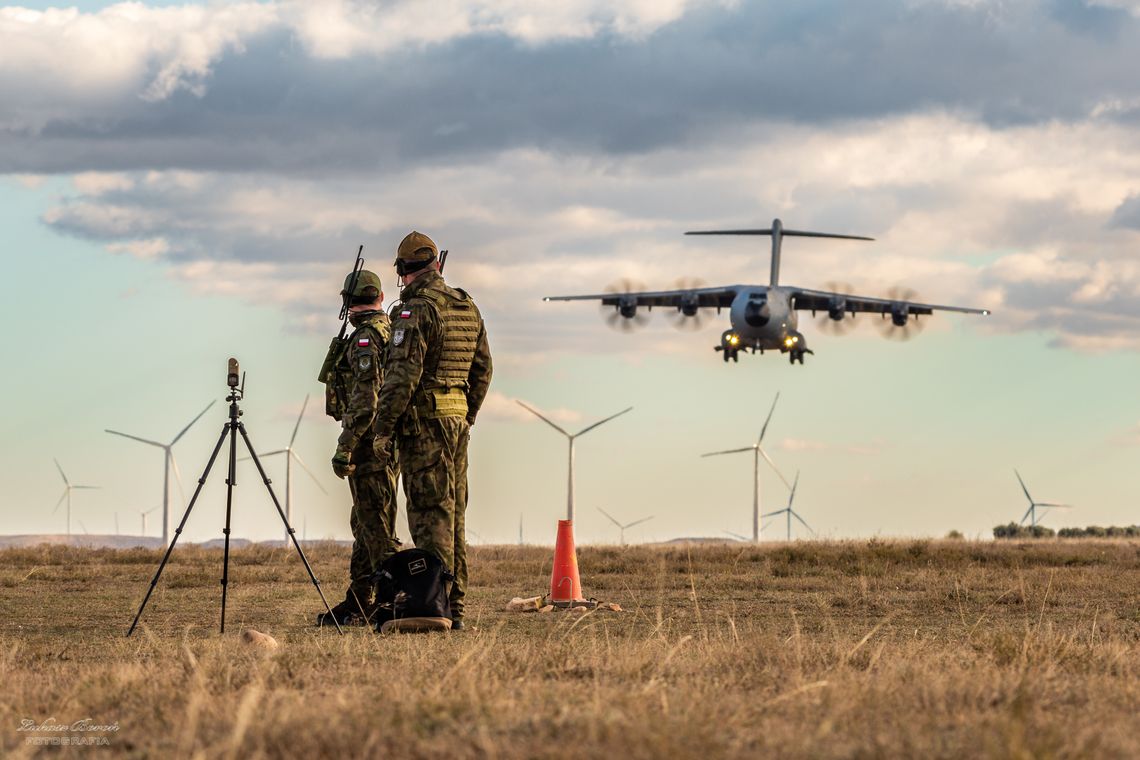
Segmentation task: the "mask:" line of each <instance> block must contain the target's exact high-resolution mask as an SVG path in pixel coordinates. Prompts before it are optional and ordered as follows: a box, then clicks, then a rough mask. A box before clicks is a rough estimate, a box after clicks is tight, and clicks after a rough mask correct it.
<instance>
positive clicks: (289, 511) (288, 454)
mask: <svg viewBox="0 0 1140 760" xmlns="http://www.w3.org/2000/svg"><path fill="white" fill-rule="evenodd" d="M308 405H309V396H308V394H306V395H305V401H304V403H303V404H301V413H300V414H298V415H297V424H296V425H294V426H293V435H292V436H291V437H290V438H289V445H288V446H286V447H285V448H283V449H277V451H270V452H269V453H268V454H262V455H261V458H262V459H267V458H269V457H272V456H276V455H278V454H284V455H285V519H286V520H287V521H288V522H289V524H290V525H292V524H293V460H296V461H297V464H298V465H299V466H300V467H301V469H302V470H304V471H305V472H306V473H307V474H308V476H309V477H310V478H312V479H313V482H314V483H316V484H317V488H319V489H321V493H326V494H327V493H328V491H326V490H325V487H324V486H322V485H321V481H319V480H317V476H316V475H314V474H313V471H312V470H310V469H309V468H308V467H307V466H306V465H305V463H304V461H302V460H301V455H300V454H298V453H297V450H296V449H294V448H293V444H294V443H295V442H296V440H297V431H298V430H300V429H301V419H302V418H303V417H304V416H305V407H306V406H308ZM242 459H243V460H245V459H249V457H242ZM285 545H286V546H288V545H289V530H288V528H286V530H285Z"/></svg>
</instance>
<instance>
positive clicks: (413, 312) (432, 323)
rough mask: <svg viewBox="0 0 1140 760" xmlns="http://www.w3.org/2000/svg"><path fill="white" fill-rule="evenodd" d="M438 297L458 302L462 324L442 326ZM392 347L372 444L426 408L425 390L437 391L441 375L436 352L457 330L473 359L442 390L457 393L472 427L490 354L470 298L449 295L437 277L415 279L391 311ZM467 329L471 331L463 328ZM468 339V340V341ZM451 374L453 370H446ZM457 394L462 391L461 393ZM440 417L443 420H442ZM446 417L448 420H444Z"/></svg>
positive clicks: (488, 372)
mask: <svg viewBox="0 0 1140 760" xmlns="http://www.w3.org/2000/svg"><path fill="white" fill-rule="evenodd" d="M441 297H446V298H451V299H455V300H456V301H459V302H462V304H463V306H464V309H465V310H469V311H466V315H473V317H472V316H467V317H466V319H465V320H464V322H465V324H464V325H462V326H461V328H460V327H457V325H456V324H454V323H453V324H447V323H446V317H444V316H441V310H440V309H439V307H438V306H437V304H438V303H439V302H440V300H441ZM391 321H392V325H391V326H392V342H391V346H390V348H389V351H388V359H387V363H386V366H385V375H384V383H383V386H382V387H381V389H380V397H379V400H378V402H377V405H378V411H377V414H376V421H375V423H374V424H373V432H374V433H375V435H376V438H377V439H384V440H388V439H390V438H392V436H393V435H394V434H395V433H396V430H397V425H398V424H399V423H400V422H401V420H402V419H404V420H406V419H407V414H408V412H409V410H416V409H419V408H421V407H422V406H423V405H424V404H425V396H426V394H427V393H428V391H429V390H431V389H432V387H433V386H434V389H436V390H439V389H440V385H439V383H438V382H437V381H436V377H435V376H436V375H442V374H443V370H441V362H440V360H441V352H443V351H444V350H445V341H446V340H448V338H449V336H451V337H452V338H454V335H455V332H456V330H458V329H461V330H462V331H467V330H470V332H467V334H468V335H469V336H472V338H473V343H474V354H473V356H472V358H471V362H470V367H469V368H468V369H466V370H465V371H464V372H463V373H462V374H463V379H462V381H461V382H460V383H459V384H458V386H457V387H455V388H446V387H445V388H443V390H447V391H451V392H454V393H462V397H461V401H464V402H465V404H464V406H465V407H466V411H465V413H464V414H463V416H465V417H466V419H467V422H468V424H474V423H475V418H476V417H477V416H478V414H479V409H480V407H481V406H482V405H483V400H484V399H485V398H486V397H487V389H488V388H489V387H490V384H491V373H492V366H491V349H490V346H489V345H488V343H487V329H486V326H485V325H484V323H483V317H482V315H480V314H479V310H478V308H477V307H476V306H475V304H474V302H473V301H471V299H470V297H469V296H468V295H467V294H466V293H465V292H463V291H462V290H453V289H452V288H450V287H448V285H447V284H446V283H445V282H444V281H443V277H442V276H441V275H440V274H439V273H438V272H429V273H427V274H423V275H420V276H419V277H417V278H416V279H415V280H413V281H412V282H411V283H410V284H409V285H407V286H406V287H405V288H404V290H403V292H402V293H401V300H400V302H398V303H397V304H396V305H395V306H393V308H392V311H391ZM468 325H470V327H468ZM469 340H470V338H469ZM449 369H450V370H454V367H453V366H452V367H450V368H449ZM460 389H461V390H460ZM441 416H444V415H441ZM446 416H450V415H446Z"/></svg>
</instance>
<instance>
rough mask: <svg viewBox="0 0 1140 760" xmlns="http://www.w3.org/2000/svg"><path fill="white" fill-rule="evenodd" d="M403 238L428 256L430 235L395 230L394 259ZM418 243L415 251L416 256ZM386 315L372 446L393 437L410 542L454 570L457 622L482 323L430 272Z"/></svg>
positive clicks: (485, 370)
mask: <svg viewBox="0 0 1140 760" xmlns="http://www.w3.org/2000/svg"><path fill="white" fill-rule="evenodd" d="M413 236H418V239H422V240H423V241H426V243H427V245H426V246H424V248H427V247H430V249H431V252H432V258H434V255H436V254H437V253H438V252H437V251H436V249H435V245H434V243H431V241H430V239H429V238H427V237H426V236H424V235H420V233H412V234H411V235H409V236H408V238H405V243H402V244H401V257H402V258H405V260H408V259H409V257H412V256H415V255H417V254H416V252H413V253H409V254H407V255H404V248H405V247H406V245H405V244H406V243H407V242H408V240H409V239H412V238H413ZM424 248H421V249H419V252H418V253H419V255H420V256H424V257H426V256H427V254H426V253H423V251H424ZM410 260H412V261H415V260H417V259H415V258H411V259H410ZM419 260H425V259H423V258H421V259H419ZM428 260H430V259H428ZM391 318H392V342H391V346H390V347H389V353H388V361H387V364H386V366H385V375H384V384H383V387H382V388H381V389H380V398H379V401H378V409H377V413H376V421H375V423H374V425H373V432H374V433H375V436H376V437H375V441H374V445H375V446H376V447H377V451H378V453H379V452H381V451H382V450H383V447H386V446H388V445H389V444H390V442H391V441H392V440H393V439H394V440H396V442H397V448H398V450H399V452H400V458H401V466H402V471H403V482H404V493H405V494H406V495H407V499H408V527H409V528H410V530H411V533H412V540H413V541H414V543H415V545H416V546H417V547H418V548H421V549H426V550H427V551H430V552H432V553H433V554H435V555H436V556H438V557H439V558H440V559H441V560H442V561H443V563H444V565H445V566H446V567H447V568H448V569H449V570H451V571H452V572H453V573H454V574H455V582H454V583H453V584H452V587H451V590H450V592H449V598H450V601H451V613H452V618H453V619H454V620H462V618H463V610H464V597H465V595H466V590H467V543H466V540H465V535H464V528H465V526H464V522H465V513H466V510H467V443H468V440H469V436H470V426H471V425H473V424H474V422H475V418H476V416H477V415H478V413H479V407H480V406H481V405H482V404H483V399H484V398H485V397H486V395H487V388H488V386H489V385H490V382H491V352H490V348H489V347H488V345H487V331H486V328H485V326H484V324H483V318H482V316H481V315H480V313H479V309H478V307H476V306H475V302H474V301H472V300H471V297H470V296H468V295H467V293H465V292H463V291H462V290H457V289H454V288H451V287H449V286H448V285H447V284H446V283H445V282H444V281H443V277H442V276H441V275H440V274H439V273H438V272H436V271H428V272H425V273H423V274H420V275H419V276H418V277H417V278H416V279H415V280H413V281H412V282H411V283H410V284H409V285H407V286H406V287H405V288H404V290H403V292H402V293H401V302H400V303H398V304H397V305H396V306H395V307H394V308H393V309H392V312H391ZM379 456H380V457H381V458H382V457H383V455H382V454H379Z"/></svg>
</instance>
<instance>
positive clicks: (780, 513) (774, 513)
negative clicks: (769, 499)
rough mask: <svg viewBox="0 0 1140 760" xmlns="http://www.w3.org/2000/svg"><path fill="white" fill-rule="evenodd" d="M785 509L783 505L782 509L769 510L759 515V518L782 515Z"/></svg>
mask: <svg viewBox="0 0 1140 760" xmlns="http://www.w3.org/2000/svg"><path fill="white" fill-rule="evenodd" d="M787 511H788V509H787V507H785V508H784V509H777V510H776V511H775V512H769V513H767V514H764V515H760V519H761V520H763V519H764V518H765V517H775V516H776V515H782V514H784V513H785V512H787Z"/></svg>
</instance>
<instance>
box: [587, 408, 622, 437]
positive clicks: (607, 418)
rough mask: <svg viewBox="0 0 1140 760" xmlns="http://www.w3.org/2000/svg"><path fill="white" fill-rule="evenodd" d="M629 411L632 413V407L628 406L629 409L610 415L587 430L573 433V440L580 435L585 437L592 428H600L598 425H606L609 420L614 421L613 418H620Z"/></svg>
mask: <svg viewBox="0 0 1140 760" xmlns="http://www.w3.org/2000/svg"><path fill="white" fill-rule="evenodd" d="M630 411H633V407H632V406H630V407H627V408H625V409H622V410H621V411H620V412H618V413H617V414H611V415H610V416H609V417H606V418H605V419H604V420H601V421H599V422H595V423H594V424H593V425H590V426H589V427H587V428H582V429H581V430H579V431H578V432H577V433H575V434H574V437H575V438H577V437H578V436H580V435H585V434H586V433H589V432H590V431H591V430H593V429H594V428H596V427H598V426H600V425H604V424H606V423H607V422H609V421H610V420H612V419H614V418H615V417H620V416H622V415H623V414H625V413H626V412H630Z"/></svg>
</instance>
